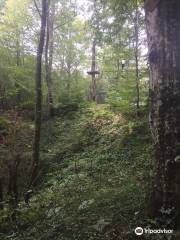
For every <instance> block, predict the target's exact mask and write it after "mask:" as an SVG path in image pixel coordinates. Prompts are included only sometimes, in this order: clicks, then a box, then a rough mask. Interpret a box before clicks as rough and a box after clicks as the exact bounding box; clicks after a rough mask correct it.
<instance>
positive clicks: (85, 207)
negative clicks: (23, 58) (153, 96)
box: [1, 105, 152, 240]
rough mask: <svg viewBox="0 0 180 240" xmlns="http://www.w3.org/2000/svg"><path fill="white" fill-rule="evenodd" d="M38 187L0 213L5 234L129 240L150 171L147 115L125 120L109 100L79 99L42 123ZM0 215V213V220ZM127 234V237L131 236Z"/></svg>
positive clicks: (26, 237) (144, 200)
mask: <svg viewBox="0 0 180 240" xmlns="http://www.w3.org/2000/svg"><path fill="white" fill-rule="evenodd" d="M42 132H43V137H42V142H41V151H42V152H41V161H42V162H41V164H42V168H41V169H42V171H43V176H42V179H41V181H40V182H41V185H40V187H39V188H38V189H37V191H36V192H35V193H34V195H33V197H32V198H31V200H30V207H29V208H26V207H25V206H24V203H22V202H21V203H20V205H19V207H18V208H17V210H16V211H15V213H14V214H15V216H16V222H15V221H14V220H13V219H12V217H11V216H12V212H9V211H6V210H4V211H3V212H2V215H1V216H4V217H3V218H4V219H6V221H7V222H9V220H8V219H10V218H11V219H12V220H11V221H12V222H11V226H12V227H11V231H8V230H9V225H6V224H4V223H3V224H2V227H3V228H2V230H1V231H3V232H6V231H7V233H6V234H4V235H2V236H3V237H4V238H5V239H6V237H5V236H7V237H9V236H12V237H11V238H12V239H18V240H21V239H47V240H48V239H49V238H51V239H58V240H59V239H62V240H65V239H69V240H72V239H83V240H84V239H103V240H106V239H107V240H110V239H114V237H118V236H121V237H123V238H125V239H133V237H134V235H133V232H132V230H133V228H134V226H136V225H137V224H138V222H139V219H142V218H143V216H144V211H142V209H145V206H146V193H147V192H148V189H149V186H148V185H149V178H150V175H149V172H150V170H151V157H152V156H151V150H152V147H151V142H150V139H149V133H148V130H147V123H146V120H145V122H144V121H141V122H140V121H137V122H136V121H133V122H129V123H128V122H127V121H126V119H124V118H123V117H122V115H121V114H120V113H118V112H116V113H113V112H111V111H110V110H109V106H107V105H105V106H95V105H91V106H88V105H86V106H85V107H84V108H80V109H79V111H76V112H74V113H73V118H69V117H68V116H66V115H62V116H61V117H60V118H59V117H58V118H55V119H51V120H50V121H48V122H45V123H44V126H43V129H42ZM1 221H2V218H1ZM131 236H132V238H131Z"/></svg>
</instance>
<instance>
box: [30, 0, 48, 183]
mask: <svg viewBox="0 0 180 240" xmlns="http://www.w3.org/2000/svg"><path fill="white" fill-rule="evenodd" d="M47 8H48V4H47V0H42V13H41V29H40V38H39V44H38V49H37V57H36V75H35V81H36V105H35V134H34V145H33V163H32V176H31V180H30V185H33V184H34V183H35V180H36V178H37V175H38V169H39V150H40V136H41V111H42V106H41V105H42V103H41V102H42V89H41V78H42V74H41V69H42V54H43V48H44V39H45V29H46V16H47Z"/></svg>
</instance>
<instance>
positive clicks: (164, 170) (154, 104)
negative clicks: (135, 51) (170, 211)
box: [145, 0, 180, 215]
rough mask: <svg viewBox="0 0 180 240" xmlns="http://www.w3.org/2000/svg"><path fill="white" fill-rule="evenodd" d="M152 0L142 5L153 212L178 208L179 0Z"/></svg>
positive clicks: (179, 137)
mask: <svg viewBox="0 0 180 240" xmlns="http://www.w3.org/2000/svg"><path fill="white" fill-rule="evenodd" d="M149 2H150V1H149V0H147V1H146V5H145V6H149V5H148V4H149ZM156 2H157V4H156V6H155V8H154V7H153V8H146V25H147V35H148V48H149V61H150V97H151V113H150V121H151V128H152V133H153V139H154V143H155V150H156V162H155V176H154V186H153V193H152V198H151V209H150V211H151V213H152V214H153V215H157V214H158V213H159V210H160V209H161V208H162V207H164V208H165V209H167V208H174V210H176V211H179V210H180V107H179V101H180V14H179V12H180V1H179V0H161V1H156Z"/></svg>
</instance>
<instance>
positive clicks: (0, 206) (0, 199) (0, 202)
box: [0, 178, 3, 209]
mask: <svg viewBox="0 0 180 240" xmlns="http://www.w3.org/2000/svg"><path fill="white" fill-rule="evenodd" d="M0 209H3V179H2V178H0Z"/></svg>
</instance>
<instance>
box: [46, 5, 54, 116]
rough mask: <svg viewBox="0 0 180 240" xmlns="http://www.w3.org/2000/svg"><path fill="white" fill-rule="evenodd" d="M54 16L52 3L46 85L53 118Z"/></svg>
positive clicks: (47, 49) (48, 30) (47, 38)
mask: <svg viewBox="0 0 180 240" xmlns="http://www.w3.org/2000/svg"><path fill="white" fill-rule="evenodd" d="M54 15H55V3H54V2H52V5H51V8H50V3H49V2H48V13H47V31H46V46H45V65H46V83H47V88H48V112H49V116H51V117H52V116H53V114H54V111H53V93H52V61H53V47H54Z"/></svg>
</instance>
